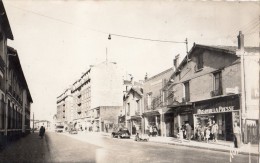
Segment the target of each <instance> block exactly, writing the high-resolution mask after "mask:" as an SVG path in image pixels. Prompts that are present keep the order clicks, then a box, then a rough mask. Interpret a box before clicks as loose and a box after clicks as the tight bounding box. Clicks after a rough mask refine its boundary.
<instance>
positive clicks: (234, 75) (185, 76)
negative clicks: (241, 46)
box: [171, 49, 241, 102]
mask: <svg viewBox="0 0 260 163" xmlns="http://www.w3.org/2000/svg"><path fill="white" fill-rule="evenodd" d="M201 53H202V54H203V65H204V66H203V69H201V70H200V71H197V70H196V68H195V66H196V59H197V57H196V56H197V55H198V54H201ZM218 70H220V71H221V72H222V88H223V94H225V93H226V88H235V87H238V88H239V90H240V88H241V82H240V80H241V79H240V76H241V74H240V64H239V62H238V57H237V56H236V55H234V54H225V53H223V52H216V51H210V50H201V49H196V50H194V52H193V53H192V55H191V56H190V61H189V62H188V63H187V64H185V65H184V66H183V67H182V68H181V71H180V73H179V74H177V75H176V76H174V83H175V85H173V87H172V88H171V90H172V91H174V98H175V99H176V100H177V101H178V102H182V98H183V97H184V85H183V83H184V82H186V81H189V84H190V101H198V100H203V99H207V98H211V94H210V92H211V91H213V89H214V88H213V87H214V84H213V83H214V75H213V73H214V72H216V71H218Z"/></svg>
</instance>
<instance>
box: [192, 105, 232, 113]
mask: <svg viewBox="0 0 260 163" xmlns="http://www.w3.org/2000/svg"><path fill="white" fill-rule="evenodd" d="M234 108H235V107H234V106H227V107H222V106H219V107H217V108H211V109H198V110H197V114H211V113H223V112H232V111H233V110H235V109H234Z"/></svg>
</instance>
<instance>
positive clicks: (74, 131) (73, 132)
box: [69, 128, 78, 134]
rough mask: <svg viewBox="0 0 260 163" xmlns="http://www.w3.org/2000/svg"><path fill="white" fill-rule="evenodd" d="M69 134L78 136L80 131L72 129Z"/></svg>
mask: <svg viewBox="0 0 260 163" xmlns="http://www.w3.org/2000/svg"><path fill="white" fill-rule="evenodd" d="M69 133H70V134H77V133H78V131H77V129H76V128H71V129H70V130H69Z"/></svg>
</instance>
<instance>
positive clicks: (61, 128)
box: [55, 125, 64, 132]
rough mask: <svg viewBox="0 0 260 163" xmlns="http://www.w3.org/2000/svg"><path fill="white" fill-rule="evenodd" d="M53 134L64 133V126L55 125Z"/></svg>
mask: <svg viewBox="0 0 260 163" xmlns="http://www.w3.org/2000/svg"><path fill="white" fill-rule="evenodd" d="M55 132H64V126H63V125H57V126H56V128H55Z"/></svg>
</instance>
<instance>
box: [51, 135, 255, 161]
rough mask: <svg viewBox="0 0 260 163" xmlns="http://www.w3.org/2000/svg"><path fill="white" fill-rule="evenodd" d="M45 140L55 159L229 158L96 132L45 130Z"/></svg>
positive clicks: (236, 158)
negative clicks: (103, 135)
mask: <svg viewBox="0 0 260 163" xmlns="http://www.w3.org/2000/svg"><path fill="white" fill-rule="evenodd" d="M71 138H73V139H71ZM48 142H49V149H50V152H51V158H52V161H54V162H56V161H59V162H63V161H69V162H97V163H110V162H111V163H114V162H123V163H136V162H142V163H143V162H147V163H148V162H149V163H150V162H158V163H159V162H160V163H161V162H162V163H168V162H169V163H196V162H198V163H201V162H204V163H207V162H208V163H228V162H229V159H230V156H229V153H224V152H216V151H210V150H203V149H194V148H189V147H183V146H174V145H165V144H157V143H151V142H148V143H147V142H134V141H133V140H132V139H117V138H110V137H102V136H99V135H97V134H82V135H80V134H78V135H64V134H57V133H48ZM62 147H63V148H62ZM232 162H235V163H237V162H238V163H247V162H249V160H248V156H246V155H236V156H234V158H233V159H232ZM256 162H257V157H252V163H256Z"/></svg>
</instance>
